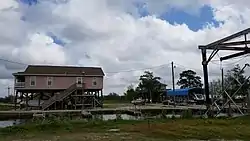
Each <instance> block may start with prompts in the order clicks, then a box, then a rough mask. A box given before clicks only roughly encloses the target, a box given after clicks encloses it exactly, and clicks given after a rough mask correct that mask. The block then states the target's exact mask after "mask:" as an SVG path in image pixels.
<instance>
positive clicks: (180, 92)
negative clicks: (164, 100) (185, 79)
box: [166, 88, 190, 96]
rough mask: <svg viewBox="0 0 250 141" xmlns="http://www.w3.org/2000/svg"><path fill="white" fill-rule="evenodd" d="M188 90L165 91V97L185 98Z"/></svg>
mask: <svg viewBox="0 0 250 141" xmlns="http://www.w3.org/2000/svg"><path fill="white" fill-rule="evenodd" d="M189 90H190V89H189V88H187V89H175V90H166V91H167V93H166V94H167V96H187V95H188V92H189Z"/></svg>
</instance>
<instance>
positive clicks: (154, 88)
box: [106, 64, 250, 102]
mask: <svg viewBox="0 0 250 141" xmlns="http://www.w3.org/2000/svg"><path fill="white" fill-rule="evenodd" d="M241 69H242V68H241V67H240V65H238V64H237V65H235V66H234V67H233V68H232V69H230V70H228V71H227V72H226V73H225V75H224V84H222V82H221V78H218V79H214V80H212V81H211V83H210V93H213V94H215V95H219V94H222V90H223V89H222V88H223V87H224V88H227V92H228V93H229V95H232V94H233V93H234V92H236V91H237V89H238V88H239V87H240V84H239V83H238V82H240V83H242V84H243V83H244V82H245V81H246V83H244V85H243V86H242V88H241V89H240V90H239V91H238V95H243V96H244V95H246V94H247V90H248V89H249V88H250V87H249V86H250V82H249V81H248V80H247V78H246V76H245V74H244V73H245V72H244V71H241ZM235 78H237V79H235ZM161 80H162V79H161V77H158V76H154V73H153V72H150V71H145V72H144V74H143V75H141V76H140V77H139V83H138V85H129V86H128V87H127V89H126V91H125V92H124V95H123V96H122V97H120V96H119V95H118V94H116V93H111V94H110V95H108V96H106V99H113V98H114V97H116V99H122V100H127V101H131V100H134V99H137V98H143V99H146V100H147V102H150V100H152V102H160V101H161V96H163V95H164V94H165V91H166V87H167V86H168V85H167V84H164V83H163V82H162V81H161ZM176 84H177V85H178V86H179V87H180V88H181V89H184V88H202V87H203V83H202V81H201V76H199V75H197V73H196V72H195V71H193V70H190V69H189V70H184V71H182V72H181V73H180V74H179V78H178V81H177V83H176ZM222 85H223V86H222ZM112 97H113V98H112Z"/></svg>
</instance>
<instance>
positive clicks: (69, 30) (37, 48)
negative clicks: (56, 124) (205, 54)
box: [0, 0, 250, 96]
mask: <svg viewBox="0 0 250 141" xmlns="http://www.w3.org/2000/svg"><path fill="white" fill-rule="evenodd" d="M0 11H1V12H0V21H1V22H0V31H1V33H2V34H1V35H0V89H1V91H0V96H5V95H7V87H8V86H10V87H11V88H13V83H14V82H13V76H12V73H13V72H17V71H22V70H24V69H25V68H26V67H27V64H47V65H48V64H49V65H76V66H90V67H91V66H93V67H96V66H98V67H102V68H103V70H104V72H105V74H106V76H105V79H104V92H105V94H108V93H110V92H116V93H118V94H123V92H124V91H125V90H126V88H127V86H129V85H130V84H134V85H136V84H137V83H138V78H139V76H140V75H141V74H143V72H144V71H145V70H149V71H152V72H154V74H155V75H156V76H160V77H161V78H162V82H164V83H166V84H167V85H168V88H171V87H172V83H171V64H170V63H171V61H173V62H174V64H175V66H176V68H175V78H176V80H175V81H177V80H178V77H179V73H180V72H181V71H184V70H187V69H192V70H194V71H196V72H197V74H198V75H200V76H203V73H202V65H201V53H200V50H199V49H198V45H206V44H209V43H211V42H213V41H216V40H218V39H220V38H223V37H225V36H228V35H230V34H233V33H235V32H238V31H240V30H244V29H246V28H248V27H249V24H250V17H249V16H248V15H249V13H250V1H248V0H238V1H237V2H236V1H234V0H223V1H222V0H221V1H218V0H202V1H201V0H188V1H187V0H157V1H155V0H126V1H125V0H91V1H90V0H1V3H0ZM226 54H228V52H221V51H220V52H219V53H218V54H217V55H216V56H215V58H214V59H213V61H212V62H211V63H210V64H209V79H210V81H211V80H213V79H216V78H219V77H220V69H221V68H222V67H223V68H225V69H230V68H232V67H233V66H234V65H235V64H236V63H239V64H241V65H243V64H244V63H246V62H248V58H247V57H242V58H236V59H231V60H228V61H225V62H222V63H221V62H219V61H218V58H219V57H220V56H223V55H226ZM247 72H248V71H247ZM249 72H250V71H249Z"/></svg>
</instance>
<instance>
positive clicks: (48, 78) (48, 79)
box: [47, 76, 53, 86]
mask: <svg viewBox="0 0 250 141" xmlns="http://www.w3.org/2000/svg"><path fill="white" fill-rule="evenodd" d="M49 81H51V85H49ZM52 85H53V77H51V76H50V77H47V86H52Z"/></svg>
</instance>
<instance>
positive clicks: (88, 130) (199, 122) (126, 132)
mask: <svg viewBox="0 0 250 141" xmlns="http://www.w3.org/2000/svg"><path fill="white" fill-rule="evenodd" d="M249 119H250V117H248V116H247V117H242V118H236V119H161V120H159V119H158V120H151V121H149V122H148V121H147V120H142V121H125V120H116V121H106V122H104V121H89V122H84V121H62V120H61V121H50V122H49V121H47V122H45V123H43V124H34V123H33V124H28V125H25V126H14V127H8V128H2V129H0V140H4V141H11V140H18V141H26V140H29V141H40V140H51V141H58V140H60V141H71V140H74V141H101V140H102V141H104V140H110V141H120V140H123V141H126V140H127V141H150V140H154V141H165V140H178V139H180V140H188V139H241V140H250V120H249ZM110 129H117V130H115V131H113V132H111V131H110Z"/></svg>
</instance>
